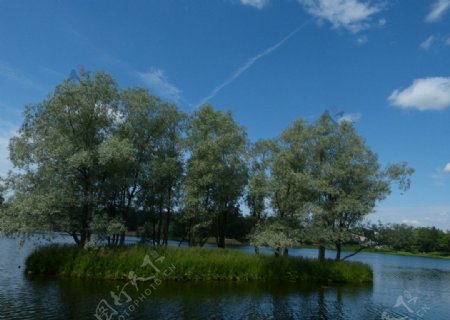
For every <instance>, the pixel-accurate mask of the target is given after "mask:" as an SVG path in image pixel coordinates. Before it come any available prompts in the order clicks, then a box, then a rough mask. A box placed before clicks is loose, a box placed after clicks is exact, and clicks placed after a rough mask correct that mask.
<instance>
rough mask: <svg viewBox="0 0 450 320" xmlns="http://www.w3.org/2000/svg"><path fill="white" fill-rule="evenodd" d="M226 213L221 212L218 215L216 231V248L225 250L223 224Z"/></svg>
mask: <svg viewBox="0 0 450 320" xmlns="http://www.w3.org/2000/svg"><path fill="white" fill-rule="evenodd" d="M226 217H227V212H226V211H223V212H221V213H220V214H219V217H218V219H217V231H218V237H217V238H218V241H217V247H218V248H222V249H225V223H226Z"/></svg>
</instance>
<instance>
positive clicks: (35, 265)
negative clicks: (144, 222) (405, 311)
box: [26, 245, 372, 283]
mask: <svg viewBox="0 0 450 320" xmlns="http://www.w3.org/2000/svg"><path fill="white" fill-rule="evenodd" d="M145 256H148V257H150V258H152V257H153V258H152V261H153V262H154V265H155V267H156V268H157V269H158V271H159V275H162V274H163V273H164V277H165V278H166V279H169V280H179V281H186V280H234V281H250V280H258V281H273V280H275V281H293V282H303V283H308V282H319V283H325V282H326V283H329V282H339V283H365V282H371V281H372V270H371V269H370V267H369V266H367V265H364V264H361V263H356V262H334V261H326V262H324V263H319V262H318V261H317V260H310V259H305V258H298V257H274V256H266V255H254V254H248V253H245V252H240V251H237V250H219V249H206V248H173V247H168V248H159V249H157V250H155V249H152V248H150V247H149V246H145V245H132V246H126V247H107V248H101V249H89V250H86V249H81V248H78V247H75V246H67V245H66V246H61V245H52V246H46V247H41V248H39V249H37V250H36V251H35V252H33V253H32V254H31V255H30V256H29V257H28V259H27V261H26V271H27V272H28V273H29V274H46V275H59V276H71V277H81V278H101V279H127V276H128V275H129V273H130V271H133V272H134V273H135V274H136V275H138V276H139V277H149V276H152V275H156V274H157V273H158V272H157V270H156V269H155V268H154V267H152V266H151V265H146V266H143V262H144V257H145ZM158 256H159V257H161V258H160V259H159V260H155V259H156V258H157V257H158ZM162 257H163V258H162ZM169 271H170V272H169Z"/></svg>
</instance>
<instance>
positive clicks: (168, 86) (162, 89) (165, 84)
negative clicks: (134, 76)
mask: <svg viewBox="0 0 450 320" xmlns="http://www.w3.org/2000/svg"><path fill="white" fill-rule="evenodd" d="M138 76H139V77H140V78H141V80H142V81H144V83H145V84H147V85H148V86H149V87H150V89H151V90H153V91H154V93H156V94H157V95H159V96H160V97H161V98H164V99H167V100H170V101H175V102H176V101H179V100H180V99H181V90H180V89H178V88H177V87H176V86H175V85H174V84H172V83H170V82H169V80H168V79H167V77H166V75H165V73H164V71H163V70H161V69H151V70H150V71H148V72H139V73H138Z"/></svg>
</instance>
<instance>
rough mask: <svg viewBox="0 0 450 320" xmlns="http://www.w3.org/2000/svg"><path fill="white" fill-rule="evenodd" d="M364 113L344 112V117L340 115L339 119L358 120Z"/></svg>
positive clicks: (342, 120) (341, 120)
mask: <svg viewBox="0 0 450 320" xmlns="http://www.w3.org/2000/svg"><path fill="white" fill-rule="evenodd" d="M361 117H362V114H361V113H348V114H344V115H343V116H342V117H340V118H339V119H338V122H339V123H341V122H344V121H347V122H357V121H358V120H359V119H361Z"/></svg>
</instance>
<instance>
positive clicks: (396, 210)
mask: <svg viewBox="0 0 450 320" xmlns="http://www.w3.org/2000/svg"><path fill="white" fill-rule="evenodd" d="M370 220H372V221H377V220H381V221H382V222H383V223H405V224H409V225H414V226H425V227H432V226H435V227H438V228H440V229H444V230H450V205H434V206H398V207H394V206H379V207H378V208H376V210H375V214H373V215H371V216H370Z"/></svg>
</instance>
